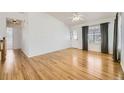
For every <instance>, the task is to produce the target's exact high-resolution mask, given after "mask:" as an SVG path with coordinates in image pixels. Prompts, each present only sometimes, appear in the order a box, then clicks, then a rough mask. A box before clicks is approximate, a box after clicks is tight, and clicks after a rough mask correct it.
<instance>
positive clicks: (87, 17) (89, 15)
mask: <svg viewBox="0 0 124 93" xmlns="http://www.w3.org/2000/svg"><path fill="white" fill-rule="evenodd" d="M73 13H74V12H48V14H50V15H51V16H54V17H55V18H57V19H58V20H60V21H62V22H63V23H65V24H66V25H68V26H74V25H79V24H83V23H86V22H92V21H98V20H101V19H107V18H111V17H113V16H114V15H115V13H114V12H79V13H80V14H81V15H83V16H84V20H80V21H78V22H72V19H71V18H70V17H72V15H73Z"/></svg>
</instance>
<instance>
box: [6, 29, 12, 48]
mask: <svg viewBox="0 0 124 93" xmlns="http://www.w3.org/2000/svg"><path fill="white" fill-rule="evenodd" d="M7 49H8V50H12V49H13V28H12V27H7Z"/></svg>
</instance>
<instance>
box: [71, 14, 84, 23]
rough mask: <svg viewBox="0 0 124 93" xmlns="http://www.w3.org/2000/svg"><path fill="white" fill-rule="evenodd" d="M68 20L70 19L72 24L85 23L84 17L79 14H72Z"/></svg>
mask: <svg viewBox="0 0 124 93" xmlns="http://www.w3.org/2000/svg"><path fill="white" fill-rule="evenodd" d="M69 19H71V20H72V22H79V21H85V16H84V15H82V14H81V13H79V12H74V13H72V17H69Z"/></svg>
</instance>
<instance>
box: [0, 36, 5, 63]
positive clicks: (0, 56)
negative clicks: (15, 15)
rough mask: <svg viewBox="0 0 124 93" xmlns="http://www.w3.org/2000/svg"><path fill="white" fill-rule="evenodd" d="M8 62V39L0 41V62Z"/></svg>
mask: <svg viewBox="0 0 124 93" xmlns="http://www.w3.org/2000/svg"><path fill="white" fill-rule="evenodd" d="M5 60H6V39H5V37H3V40H0V61H1V62H4V61H5Z"/></svg>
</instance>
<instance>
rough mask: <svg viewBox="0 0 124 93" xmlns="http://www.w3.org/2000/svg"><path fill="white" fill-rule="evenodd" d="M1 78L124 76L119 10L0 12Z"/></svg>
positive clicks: (122, 21) (122, 15) (123, 22)
mask: <svg viewBox="0 0 124 93" xmlns="http://www.w3.org/2000/svg"><path fill="white" fill-rule="evenodd" d="M0 28H1V31H0V60H1V61H0V79H1V80H123V79H124V72H123V71H124V42H122V41H123V40H124V37H123V36H122V35H124V13H123V12H1V13H0Z"/></svg>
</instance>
